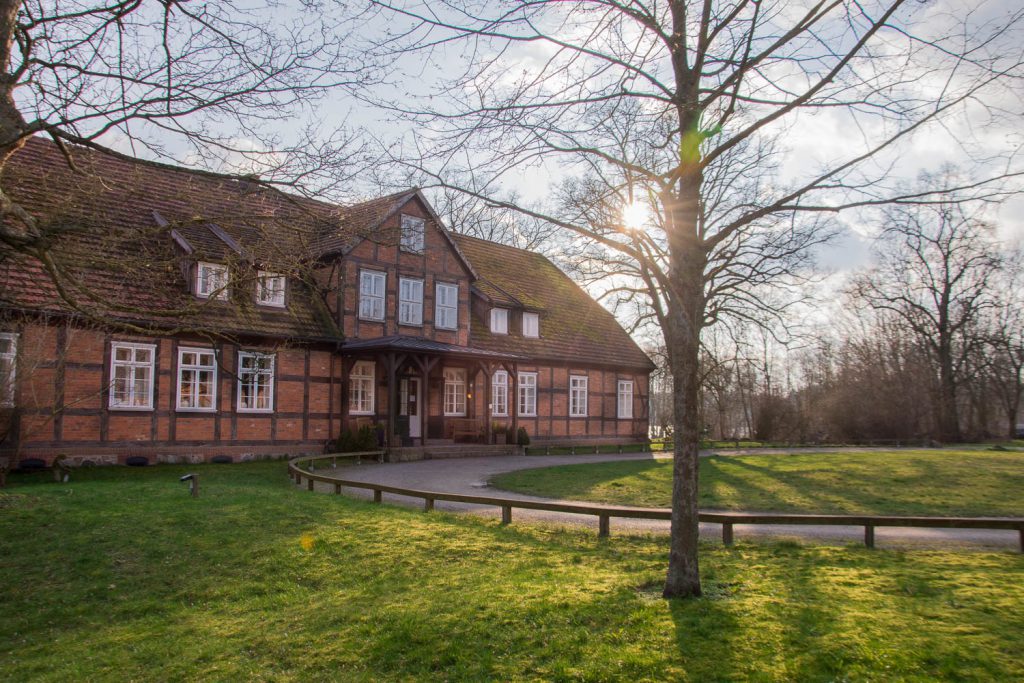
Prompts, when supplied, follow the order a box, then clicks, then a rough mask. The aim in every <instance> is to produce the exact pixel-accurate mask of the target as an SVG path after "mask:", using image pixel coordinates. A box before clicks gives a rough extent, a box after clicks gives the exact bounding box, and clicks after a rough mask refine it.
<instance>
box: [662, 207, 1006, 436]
mask: <svg viewBox="0 0 1024 683" xmlns="http://www.w3.org/2000/svg"><path fill="white" fill-rule="evenodd" d="M883 219H884V221H885V223H884V229H883V230H882V232H881V234H880V236H879V237H878V239H877V244H876V247H875V259H874V264H873V265H872V266H871V267H870V268H867V269H864V270H862V271H860V272H858V273H856V274H855V275H854V276H853V277H852V278H850V279H849V281H848V284H847V286H846V287H845V288H844V289H843V290H842V291H841V292H840V293H839V295H838V297H837V299H836V302H837V304H838V305H837V306H836V309H837V310H836V312H835V313H834V316H833V317H831V318H830V319H828V320H827V321H823V322H821V323H819V324H818V326H817V329H816V330H815V332H814V333H811V334H804V335H802V336H801V338H800V340H799V343H797V344H788V345H787V344H783V343H781V342H779V341H778V340H777V339H776V338H775V337H774V336H773V335H772V334H771V331H770V330H763V329H757V330H754V331H753V332H751V331H750V330H748V331H747V333H746V334H745V335H742V334H741V335H733V336H731V337H727V338H725V339H718V338H715V339H712V340H711V341H710V343H709V344H706V345H705V349H704V353H703V354H702V366H703V367H702V377H703V391H702V397H701V404H700V409H701V418H702V424H703V425H704V429H705V434H706V436H707V437H709V438H713V439H729V440H731V439H748V438H750V439H755V440H761V441H774V442H854V443H856V442H867V441H880V440H901V441H915V440H917V441H923V442H924V441H941V442H957V441H965V440H979V439H992V438H1004V437H1010V438H1012V437H1013V435H1014V433H1015V430H1016V426H1017V425H1018V424H1019V423H1021V422H1022V421H1024V419H1022V418H1021V399H1022V394H1024V287H1022V285H1024V276H1022V273H1024V266H1022V263H1024V254H1022V253H1021V251H1020V250H1019V249H1015V248H1011V247H1010V246H1008V245H1006V243H1005V242H1002V241H1000V240H998V239H996V238H995V236H994V234H993V229H992V227H991V225H989V224H987V223H986V222H984V221H983V220H981V219H979V218H977V217H976V214H975V213H972V212H971V211H969V210H968V209H967V207H965V206H962V205H951V204H942V203H938V204H934V205H928V206H918V207H894V208H891V209H889V210H887V211H886V212H885V214H884V216H883ZM655 356H656V357H657V354H655ZM670 382H671V378H663V379H661V382H660V383H658V382H655V384H654V387H653V394H652V408H651V415H652V425H653V429H654V432H655V434H656V435H660V433H661V432H663V431H665V425H667V416H664V415H663V413H664V412H665V411H662V410H660V409H659V406H660V405H661V403H663V402H664V400H663V397H662V396H661V393H662V392H663V391H664V387H665V386H666V383H670ZM663 418H664V419H663Z"/></svg>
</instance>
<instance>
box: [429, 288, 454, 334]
mask: <svg viewBox="0 0 1024 683" xmlns="http://www.w3.org/2000/svg"><path fill="white" fill-rule="evenodd" d="M442 292H448V294H447V295H443V294H442ZM449 297H451V298H449ZM453 299H454V302H452V300H453ZM449 315H450V317H451V320H450V321H449ZM434 327H436V328H438V329H441V330H457V329H459V286H458V285H456V284H452V283H451V282H438V283H437V284H436V285H435V286H434Z"/></svg>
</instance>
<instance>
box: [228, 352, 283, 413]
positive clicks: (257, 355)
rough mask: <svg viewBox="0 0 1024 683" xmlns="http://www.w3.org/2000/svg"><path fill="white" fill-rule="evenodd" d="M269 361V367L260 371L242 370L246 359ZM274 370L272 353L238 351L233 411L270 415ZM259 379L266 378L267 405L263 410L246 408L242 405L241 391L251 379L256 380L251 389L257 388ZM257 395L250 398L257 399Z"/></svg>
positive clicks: (272, 401) (272, 406)
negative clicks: (235, 396)
mask: <svg viewBox="0 0 1024 683" xmlns="http://www.w3.org/2000/svg"><path fill="white" fill-rule="evenodd" d="M250 358H252V359H269V360H270V367H268V368H260V369H256V370H254V369H251V368H250V369H246V368H244V367H243V366H244V364H245V360H246V359H250ZM275 369H276V358H275V356H274V354H272V353H265V352H261V351H239V352H238V373H237V374H238V397H237V401H236V405H235V409H236V410H237V411H238V412H240V413H272V412H274V398H275V396H274V393H275V392H274V372H275ZM259 377H265V378H266V383H267V384H266V386H267V405H266V406H265V407H263V408H258V407H250V406H246V405H245V403H244V397H245V393H244V392H243V389H244V388H245V385H246V383H247V382H250V381H251V380H252V378H257V380H256V382H257V384H256V385H255V386H254V387H253V388H254V389H258V388H259V379H258V378H259ZM257 395H258V394H257V393H253V394H252V396H253V397H254V398H255V397H257Z"/></svg>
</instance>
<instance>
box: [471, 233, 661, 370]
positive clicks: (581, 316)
mask: <svg viewBox="0 0 1024 683" xmlns="http://www.w3.org/2000/svg"><path fill="white" fill-rule="evenodd" d="M454 238H455V241H456V243H458V245H459V247H460V248H461V249H462V251H463V253H464V254H465V255H466V257H467V258H468V259H469V261H470V262H471V263H472V264H473V266H474V267H475V268H476V270H477V273H478V274H479V276H480V278H481V280H483V281H486V282H487V283H489V284H490V285H491V286H492V287H496V288H498V291H501V292H504V293H506V294H507V295H508V296H511V297H513V298H514V299H515V300H517V301H519V302H521V303H522V307H523V308H524V309H525V310H534V311H539V314H540V338H538V339H531V338H527V337H523V336H522V334H521V330H520V329H516V328H514V327H513V328H512V329H510V330H509V332H510V334H492V333H491V331H490V326H489V324H488V323H487V322H486V321H484V320H480V319H479V317H474V319H473V320H472V326H471V331H470V345H471V346H476V347H480V348H484V349H489V350H493V351H502V352H506V353H515V354H518V355H522V356H529V357H531V358H537V359H545V360H554V361H561V362H573V363H579V364H582V365H585V364H588V363H597V364H603V365H619V366H628V367H636V368H643V369H645V370H650V369H652V368H653V367H654V366H653V364H652V363H651V360H650V359H649V358H648V357H647V355H646V354H645V353H644V352H643V351H642V350H640V347H639V346H637V344H636V342H635V341H633V338H632V337H630V336H629V335H628V334H627V333H626V331H625V330H624V329H622V326H621V325H620V324H619V323H618V321H617V320H616V319H615V316H613V315H612V314H611V313H610V312H608V311H607V310H605V308H604V307H603V306H601V305H600V304H599V303H597V302H596V301H594V299H593V298H591V296H590V295H589V294H587V293H586V292H585V291H584V290H583V288H581V287H580V286H579V285H578V284H576V283H575V282H573V281H572V279H570V278H569V276H568V275H566V274H565V273H563V272H562V271H561V270H559V268H558V266H556V265H555V264H554V263H552V262H551V261H549V260H548V259H547V258H545V257H544V256H542V255H541V254H537V253H535V252H531V251H526V250H524V249H516V248H514V247H509V246H505V245H503V244H496V243H494V242H488V241H486V240H481V239H477V238H475V237H469V236H466V235H454ZM479 282H480V281H478V283H479ZM475 286H476V285H475ZM495 303H500V304H501V305H505V304H506V303H507V302H506V301H504V300H501V301H496V302H495Z"/></svg>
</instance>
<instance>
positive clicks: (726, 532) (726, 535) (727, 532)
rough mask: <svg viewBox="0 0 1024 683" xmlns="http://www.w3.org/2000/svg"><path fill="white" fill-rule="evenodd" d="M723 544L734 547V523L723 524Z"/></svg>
mask: <svg viewBox="0 0 1024 683" xmlns="http://www.w3.org/2000/svg"><path fill="white" fill-rule="evenodd" d="M722 544H723V545H732V522H722Z"/></svg>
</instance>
